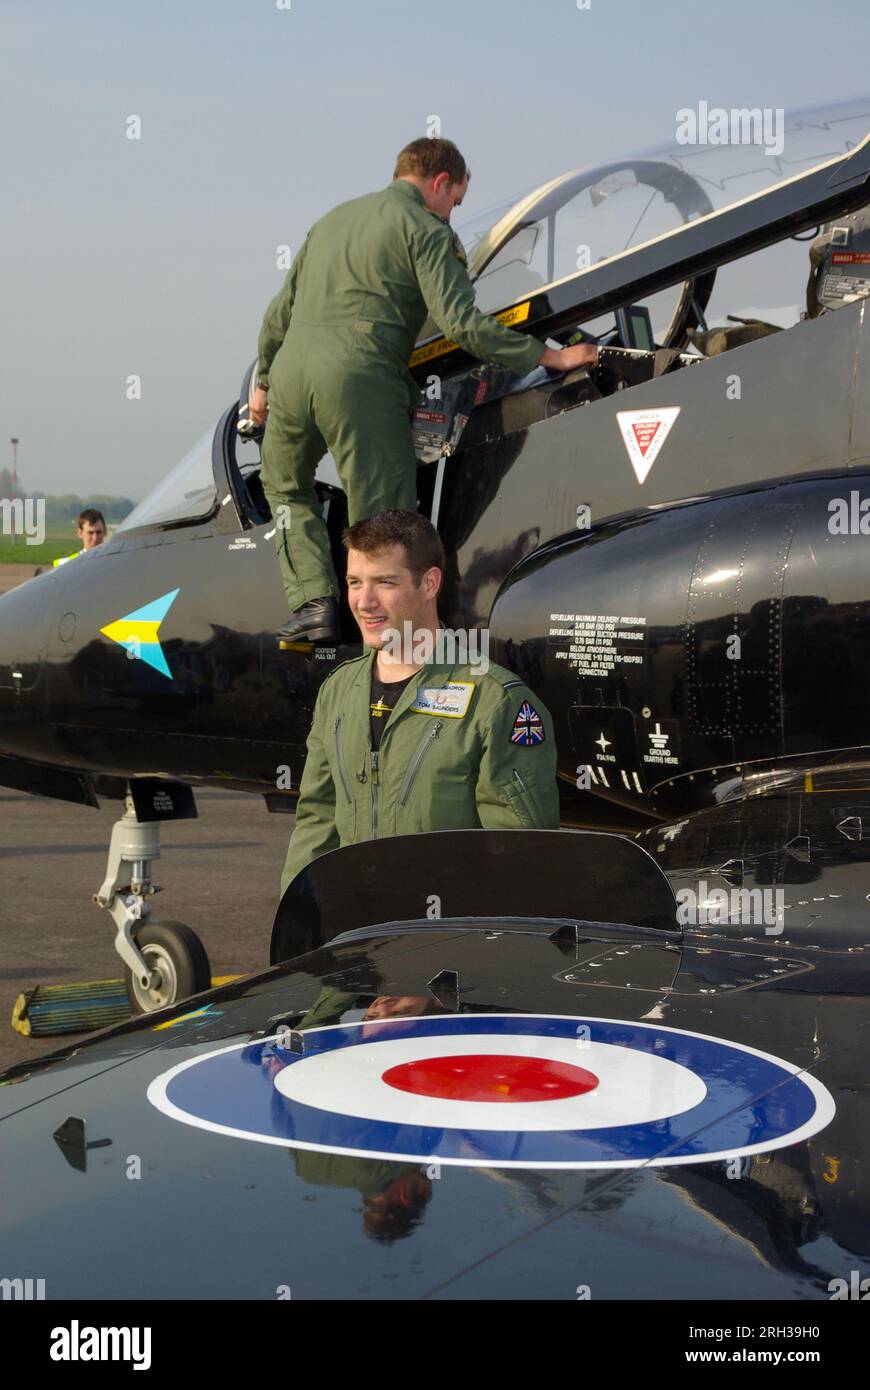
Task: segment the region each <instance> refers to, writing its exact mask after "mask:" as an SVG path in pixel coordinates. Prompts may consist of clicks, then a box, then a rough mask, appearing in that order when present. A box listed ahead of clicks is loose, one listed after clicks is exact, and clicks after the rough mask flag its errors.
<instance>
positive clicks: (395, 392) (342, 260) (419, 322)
mask: <svg viewBox="0 0 870 1390" xmlns="http://www.w3.org/2000/svg"><path fill="white" fill-rule="evenodd" d="M427 312H428V313H429V314H431V316H432V318H433V319H434V321H435V323H436V324H437V325H438V327H439V328H440V330H441V332H442V333H444V334H445V335H446V336H447V337H448V338H451V339H453V340H454V341H455V342H457V343H459V344H460V345H461V346H462V347H464V348H466V349H467V350H468V351H469V352H470V353H472V354H473V355H474V356H475V357H480V358H483V359H484V360H485V361H489V362H496V363H498V364H500V365H501V366H504V367H508V368H510V369H511V370H513V371H515V372H517V373H519V374H520V375H524V374H525V373H526V372H530V371H531V370H532V369H533V368H534V367H536V366H537V365H538V363H539V362H540V360H541V357H542V355H543V353H544V344H543V343H540V342H538V341H537V340H536V339H534V338H529V337H527V336H526V335H525V334H522V333H517V332H516V331H515V330H514V329H511V328H503V327H502V325H501V324H499V323H497V322H496V320H495V319H494V318H491V317H487V316H486V315H485V314H481V313H480V312H479V310H478V309H477V307H476V305H475V301H474V288H473V286H472V284H471V281H470V280H469V278H468V271H467V270H466V267H465V259H464V254H463V253H462V248H461V245H460V244H459V242H458V240H457V239H456V237H455V236H454V233H453V231H452V230H451V228H450V225H449V223H447V222H445V221H444V220H443V218H441V217H438V216H437V215H436V214H435V213H433V212H430V211H429V209H428V208H427V207H426V206H425V204H424V202H423V195H422V194H421V193H420V190H419V189H418V188H417V187H416V186H415V185H414V184H412V183H409V182H408V181H407V180H405V179H396V180H394V182H393V183H391V184H390V185H389V186H388V187H387V188H385V189H381V190H380V191H379V192H377V193H369V194H366V196H365V197H362V198H354V199H353V200H352V201H351V202H348V203H342V204H341V205H340V206H339V207H337V208H333V210H332V211H331V212H328V213H327V214H326V216H325V217H322V218H321V219H320V221H319V222H316V223H315V225H314V226H313V227H312V229H311V231H310V232H309V233H308V236H307V237H306V239H305V242H304V244H303V246H302V248H301V250H300V251H299V253H298V255H297V256H296V258H295V259H294V261H293V264H292V266H291V267H290V270H289V272H288V274H287V279H286V280H285V282H284V285H283V287H282V288H281V290H279V292H278V294H277V295H276V296H275V298H274V299H273V300H272V302H271V304H270V305H269V307H268V309H267V310H266V314H265V317H264V319H263V326H262V329H261V331H260V338H259V349H258V350H259V357H258V376H259V380H260V381H261V382H263V383H266V384H268V387H269V414H268V419H267V424H266V433H265V437H264V439H263V448H262V474H261V477H262V482H263V488H264V491H265V493H266V497H267V499H268V501H269V505H270V507H271V509H272V515H273V517H275V519H276V522H278V521H279V519H282V520H284V522H285V524H284V525H283V526H282V525H278V529H277V531H276V545H277V549H278V558H279V562H280V565H281V577H282V580H283V583H284V590H285V592H286V594H287V600H288V602H289V605H290V608H291V610H293V611H295V610H296V609H298V608H300V607H301V606H302V604H303V603H307V602H309V600H311V599H315V598H322V597H325V596H326V595H327V594H335V595H338V592H339V589H338V582H337V580H336V576H335V573H334V570H333V567H332V561H331V557H330V553H329V541H328V537H327V531H326V527H325V525H324V523H323V519H322V516H321V510H320V506H319V505H318V502H317V497H316V493H315V491H314V475H315V470H316V467H317V464H318V462H319V460H320V459H321V458H322V457H323V455H324V454H325V453H326V451H327V450H329V452H330V453H331V454H332V456H333V459H334V460H335V465H336V468H337V469H338V475H339V478H340V479H341V484H342V487H343V489H344V491H345V494H346V496H347V501H348V511H349V515H350V523H351V525H353V524H354V523H355V522H357V521H360V520H362V519H363V518H364V517H368V516H372V515H373V514H374V513H375V512H379V511H383V510H385V509H386V508H387V507H402V508H404V509H406V510H408V511H416V509H417V487H416V459H415V456H414V450H413V445H412V441H411V427H410V414H411V411H412V410H413V409H414V408H415V407H416V405H417V404H418V400H419V388H418V387H417V385H416V384H415V382H414V379H413V377H412V376H411V373H410V371H409V369H408V360H409V358H410V356H411V353H412V351H413V348H414V344H415V342H416V340H417V338H418V336H419V333H420V329H421V328H422V326H423V324H424V322H425V320H426V315H427ZM282 504H283V505H285V506H287V507H289V513H288V512H283V513H280V512H279V511H278V508H279V507H280V506H282ZM288 517H289V523H290V524H289V527H288V526H287V525H286V520H287V518H288Z"/></svg>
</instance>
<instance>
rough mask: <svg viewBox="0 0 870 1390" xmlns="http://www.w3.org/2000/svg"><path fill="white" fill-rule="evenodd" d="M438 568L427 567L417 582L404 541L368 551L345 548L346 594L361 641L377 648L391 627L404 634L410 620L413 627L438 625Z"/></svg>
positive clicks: (419, 628)
mask: <svg viewBox="0 0 870 1390" xmlns="http://www.w3.org/2000/svg"><path fill="white" fill-rule="evenodd" d="M440 583H441V571H440V570H439V569H435V568H433V569H429V570H426V572H425V574H424V575H423V576H422V578H421V579H420V582H419V584H418V583H417V580H416V578H415V577H414V574H413V573H412V571H411V570H410V569H409V568H408V563H407V556H406V554H405V547H404V546H403V545H391V546H387V547H386V548H385V549H384V550H378V551H376V552H374V553H373V554H371V555H368V554H365V553H364V552H363V551H361V550H349V551H348V552H347V597H348V602H349V604H350V611H351V613H352V614H353V616H354V618H355V619H356V621H357V623H358V624H359V630H360V632H361V633H362V639H363V642H364V643H365V645H366V646H367V647H373V648H374V649H375V651H380V649H381V647H383V645H384V643H385V642H387V641H388V640H389V638H388V633H389V632H391V631H394V632H398V633H399V634H400V635H403V634H404V631H405V629H404V624H405V623H406V622H410V624H411V627H412V629H413V630H414V631H417V630H420V631H424V630H432V629H433V628H434V627H435V626H436V625H437V620H438V613H437V602H436V601H437V597H438V589H439V586H440Z"/></svg>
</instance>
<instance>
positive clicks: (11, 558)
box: [0, 522, 112, 566]
mask: <svg viewBox="0 0 870 1390" xmlns="http://www.w3.org/2000/svg"><path fill="white" fill-rule="evenodd" d="M111 532H112V525H111V522H110V523H109V534H110V535H111ZM78 549H80V542H79V538H78V536H77V535H76V528H75V526H74V525H73V523H72V522H68V523H63V522H61V523H58V524H56V525H51V526H46V528H45V540H44V541H43V543H42V545H28V543H27V538H26V536H23V535H19V536H18V538H17V539H16V541H15V544H14V545H13V544H12V537H11V536H7V535H3V534H0V565H43V566H45V565H50V564H51V562H52V560H56V559H57V558H58V556H60V555H72V553H73V551H75V550H78Z"/></svg>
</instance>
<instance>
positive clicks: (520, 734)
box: [511, 700, 544, 748]
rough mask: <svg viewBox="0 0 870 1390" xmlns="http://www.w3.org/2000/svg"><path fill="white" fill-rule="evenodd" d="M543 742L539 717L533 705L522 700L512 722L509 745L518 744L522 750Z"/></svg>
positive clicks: (542, 727) (542, 728) (542, 730)
mask: <svg viewBox="0 0 870 1390" xmlns="http://www.w3.org/2000/svg"><path fill="white" fill-rule="evenodd" d="M543 742H544V725H543V723H542V722H541V716H540V715H539V714H538V711H537V710H536V709H535V707H534V705H530V704H529V702H528V700H523V703H522V704H521V705H520V709H519V713H518V715H517V717H516V719H515V720H514V727H513V730H512V732H511V743H519V744H521V745H522V746H523V748H531V747H532V745H533V744H535V743H543Z"/></svg>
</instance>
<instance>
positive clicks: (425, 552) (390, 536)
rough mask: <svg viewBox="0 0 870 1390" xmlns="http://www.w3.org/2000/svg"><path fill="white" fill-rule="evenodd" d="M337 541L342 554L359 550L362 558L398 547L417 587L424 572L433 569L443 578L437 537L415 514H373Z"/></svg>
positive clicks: (396, 511)
mask: <svg viewBox="0 0 870 1390" xmlns="http://www.w3.org/2000/svg"><path fill="white" fill-rule="evenodd" d="M341 539H342V541H343V543H344V548H345V550H359V551H361V552H362V554H363V555H375V554H377V552H378V551H380V550H387V549H389V547H390V546H391V545H401V546H402V547H403V548H404V551H405V563H406V565H407V566H408V569H409V570H410V571H411V573H412V574H413V576H414V580H415V582H416V583H417V585H418V586H419V584H420V580H421V579H422V578H423V575H424V574H425V573H426V571H427V570H430V569H432V568H433V566H434V567H435V568H436V569H439V570H440V571H441V573H442V574H443V573H444V569H445V566H446V564H447V560H446V557H445V555H444V546H443V545H442V544H441V537H440V536H439V534H438V532H437V531H436V530H435V527H434V526H433V525H432V523H431V521H427V520H426V518H425V516H420V514H419V513H418V512H403V511H400V510H399V508H398V507H391V508H390V510H389V511H386V512H376V513H375V515H374V516H369V517H366V519H365V521H358V522H356V524H355V525H354V526H348V527H346V528H345V530H344V531H342V533H341Z"/></svg>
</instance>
